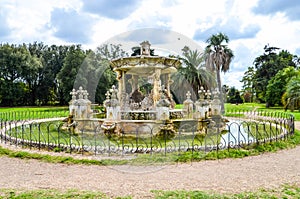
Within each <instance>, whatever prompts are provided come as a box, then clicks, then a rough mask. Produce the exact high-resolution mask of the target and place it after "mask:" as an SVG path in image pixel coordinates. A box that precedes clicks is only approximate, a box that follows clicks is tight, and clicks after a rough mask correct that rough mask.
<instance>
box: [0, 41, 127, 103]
mask: <svg viewBox="0 0 300 199" xmlns="http://www.w3.org/2000/svg"><path fill="white" fill-rule="evenodd" d="M124 54H125V52H124V51H123V50H122V49H121V47H120V45H107V44H105V45H102V46H100V47H98V48H97V49H96V50H95V51H92V50H84V49H83V48H82V47H81V45H69V46H67V45H64V46H62V45H61V46H56V45H51V46H48V45H45V44H43V43H36V42H35V43H33V44H27V45H26V44H22V45H10V44H0V74H1V76H0V106H20V105H22V106H24V105H29V106H32V105H55V104H60V105H66V104H67V103H68V102H69V100H70V97H71V96H70V91H71V90H72V89H73V88H75V89H78V87H79V86H83V88H84V89H86V90H87V91H88V92H89V94H90V97H89V98H90V99H91V101H93V102H96V103H101V102H102V101H103V100H104V97H103V96H104V93H105V92H106V90H107V89H108V88H110V87H111V86H112V84H114V83H116V82H115V74H114V73H113V72H112V71H111V70H110V67H109V59H112V58H116V57H119V56H121V55H124Z"/></svg>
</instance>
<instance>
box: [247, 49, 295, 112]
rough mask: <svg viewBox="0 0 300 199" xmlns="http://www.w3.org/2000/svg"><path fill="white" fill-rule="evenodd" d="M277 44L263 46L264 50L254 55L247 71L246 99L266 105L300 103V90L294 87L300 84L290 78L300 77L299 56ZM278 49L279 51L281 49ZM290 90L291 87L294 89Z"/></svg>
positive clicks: (292, 105) (290, 105)
mask: <svg viewBox="0 0 300 199" xmlns="http://www.w3.org/2000/svg"><path fill="white" fill-rule="evenodd" d="M279 50H280V49H279V48H277V47H270V46H269V45H266V46H265V47H264V53H263V54H262V55H260V56H258V57H257V58H255V60H254V62H253V65H254V66H250V67H248V70H247V71H246V72H245V73H244V77H243V79H242V81H241V82H243V84H244V85H243V95H244V100H245V101H246V102H253V101H257V102H264V103H266V105H267V106H276V105H279V106H281V105H284V106H286V107H287V108H292V109H294V108H297V107H299V106H298V105H297V104H299V102H298V101H300V100H299V99H300V97H299V96H300V95H299V93H300V90H299V89H298V90H297V89H294V88H293V89H292V88H291V87H295V86H296V87H297V84H292V83H290V81H291V80H292V79H293V81H295V79H297V77H298V79H299V69H298V68H299V58H298V57H297V56H296V55H293V54H291V53H289V52H288V51H286V50H281V51H279ZM278 51H279V52H278ZM292 90H293V94H291V93H290V92H288V91H292Z"/></svg>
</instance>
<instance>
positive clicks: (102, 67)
mask: <svg viewBox="0 0 300 199" xmlns="http://www.w3.org/2000/svg"><path fill="white" fill-rule="evenodd" d="M95 53H96V55H97V59H98V63H99V68H98V70H99V71H98V73H99V76H98V84H97V88H96V94H95V102H97V103H102V102H103V101H104V100H105V97H106V96H105V93H106V91H107V90H108V89H110V88H111V87H112V85H115V84H116V83H117V79H116V73H115V72H114V71H113V70H112V68H111V67H110V61H111V60H112V59H116V58H119V57H125V56H128V54H127V53H126V52H125V51H124V50H123V49H122V45H121V44H103V45H101V46H99V47H97V50H96V52H95Z"/></svg>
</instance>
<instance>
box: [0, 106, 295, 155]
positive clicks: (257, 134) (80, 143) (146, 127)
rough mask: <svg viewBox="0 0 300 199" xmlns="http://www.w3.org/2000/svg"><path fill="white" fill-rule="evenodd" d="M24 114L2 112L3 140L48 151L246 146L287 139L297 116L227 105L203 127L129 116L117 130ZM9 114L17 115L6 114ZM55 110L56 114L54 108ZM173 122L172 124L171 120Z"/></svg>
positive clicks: (94, 152)
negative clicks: (221, 119) (218, 121)
mask: <svg viewBox="0 0 300 199" xmlns="http://www.w3.org/2000/svg"><path fill="white" fill-rule="evenodd" d="M26 114H27V113H24V114H20V115H21V116H13V117H12V116H11V115H9V116H8V115H5V114H0V116H1V117H2V118H1V123H0V125H1V132H0V138H1V142H4V143H9V144H11V145H16V146H22V147H29V148H37V149H40V150H41V149H43V150H48V151H66V152H69V153H81V154H85V155H86V154H90V155H109V156H111V155H122V156H124V155H128V154H129V155H132V154H163V155H166V154H168V153H182V152H185V151H197V152H205V153H207V152H209V151H219V150H224V149H232V148H236V149H239V148H246V147H248V146H251V145H253V144H258V145H259V144H262V143H267V142H273V141H276V140H284V139H287V138H288V137H289V136H290V135H292V134H293V133H294V117H293V115H291V114H286V113H275V112H253V111H227V112H226V117H225V118H226V119H227V121H226V123H224V125H212V124H213V122H214V121H211V120H204V121H202V123H203V124H204V125H202V128H199V125H196V124H197V123H195V121H194V122H191V121H189V122H187V121H181V122H177V123H176V125H175V124H174V126H175V127H174V128H173V127H172V126H171V127H170V128H169V126H168V125H170V124H167V123H163V122H162V123H161V125H151V124H143V125H136V122H134V121H132V122H130V121H129V122H126V123H124V124H123V125H122V126H121V127H120V128H119V130H118V132H117V133H116V132H110V131H107V130H105V129H103V128H101V120H97V119H95V120H80V121H76V126H69V125H66V123H65V122H63V121H62V119H61V118H55V117H52V118H51V117H49V115H48V114H45V115H38V114H35V115H34V116H36V115H38V116H39V118H47V119H37V117H34V118H35V119H34V120H32V119H31V117H29V118H30V119H28V120H20V119H19V118H23V117H24V116H26ZM3 116H6V118H18V119H15V120H7V119H6V118H5V117H3ZM51 116H56V115H55V114H51ZM172 125H173V124H172Z"/></svg>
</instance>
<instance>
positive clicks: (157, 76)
mask: <svg viewBox="0 0 300 199" xmlns="http://www.w3.org/2000/svg"><path fill="white" fill-rule="evenodd" d="M160 75H161V69H159V68H156V69H155V73H154V79H153V103H154V106H156V103H157V102H158V100H159V98H160V93H159V91H160V90H161V85H160V84H161V81H160Z"/></svg>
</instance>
